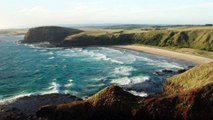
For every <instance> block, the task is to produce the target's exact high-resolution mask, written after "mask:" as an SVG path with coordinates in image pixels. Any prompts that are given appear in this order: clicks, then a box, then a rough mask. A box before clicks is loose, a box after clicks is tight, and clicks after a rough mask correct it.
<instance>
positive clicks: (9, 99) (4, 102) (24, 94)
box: [0, 93, 32, 105]
mask: <svg viewBox="0 0 213 120" xmlns="http://www.w3.org/2000/svg"><path fill="white" fill-rule="evenodd" d="M31 95H32V94H31V93H23V94H20V95H16V96H14V97H9V98H6V99H2V100H0V105H4V104H9V103H12V102H15V101H16V100H17V99H18V98H22V97H26V96H31Z"/></svg>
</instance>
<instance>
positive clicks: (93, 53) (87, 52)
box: [83, 50, 124, 64]
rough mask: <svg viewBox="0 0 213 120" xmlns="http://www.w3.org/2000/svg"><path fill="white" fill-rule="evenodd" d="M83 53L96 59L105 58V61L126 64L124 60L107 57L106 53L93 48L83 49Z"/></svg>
mask: <svg viewBox="0 0 213 120" xmlns="http://www.w3.org/2000/svg"><path fill="white" fill-rule="evenodd" d="M83 53H84V54H87V55H89V56H91V57H93V58H94V59H96V60H104V61H110V62H113V63H117V64H124V63H123V62H122V61H119V60H116V59H112V58H110V57H107V56H106V55H105V54H102V53H96V52H95V51H92V50H83Z"/></svg>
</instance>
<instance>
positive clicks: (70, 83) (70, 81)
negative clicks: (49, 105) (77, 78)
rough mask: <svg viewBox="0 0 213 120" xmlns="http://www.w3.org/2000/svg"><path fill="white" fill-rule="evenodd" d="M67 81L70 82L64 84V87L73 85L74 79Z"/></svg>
mask: <svg viewBox="0 0 213 120" xmlns="http://www.w3.org/2000/svg"><path fill="white" fill-rule="evenodd" d="M67 82H68V83H67V84H65V85H64V87H71V86H72V85H73V83H72V82H73V80H72V79H70V80H67Z"/></svg>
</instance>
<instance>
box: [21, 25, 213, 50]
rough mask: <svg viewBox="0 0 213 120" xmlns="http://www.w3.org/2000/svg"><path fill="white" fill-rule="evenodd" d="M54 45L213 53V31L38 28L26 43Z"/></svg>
mask: <svg viewBox="0 0 213 120" xmlns="http://www.w3.org/2000/svg"><path fill="white" fill-rule="evenodd" d="M42 41H43V42H51V43H52V44H54V45H55V46H57V47H70V46H94V45H124V44H142V45H152V46H160V47H177V48H193V49H200V50H208V51H212V50H213V27H211V26H206V27H204V26H202V27H197V26H196V27H188V26H187V27H160V28H134V29H98V28H91V29H81V30H78V29H72V28H62V27H53V26H52V27H38V28H32V29H30V30H29V31H28V33H27V34H26V36H25V40H24V41H23V42H26V43H34V42H42Z"/></svg>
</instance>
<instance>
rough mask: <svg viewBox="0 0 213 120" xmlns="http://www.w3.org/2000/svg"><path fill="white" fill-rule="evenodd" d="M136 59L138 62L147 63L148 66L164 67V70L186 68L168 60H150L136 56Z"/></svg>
mask: <svg viewBox="0 0 213 120" xmlns="http://www.w3.org/2000/svg"><path fill="white" fill-rule="evenodd" d="M136 58H137V59H138V60H142V61H145V62H146V64H148V65H154V66H157V67H163V68H167V69H172V68H176V69H183V68H184V67H183V66H182V65H180V64H178V63H175V62H168V61H167V60H161V59H157V60H155V59H151V58H148V57H144V56H137V55H136Z"/></svg>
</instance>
